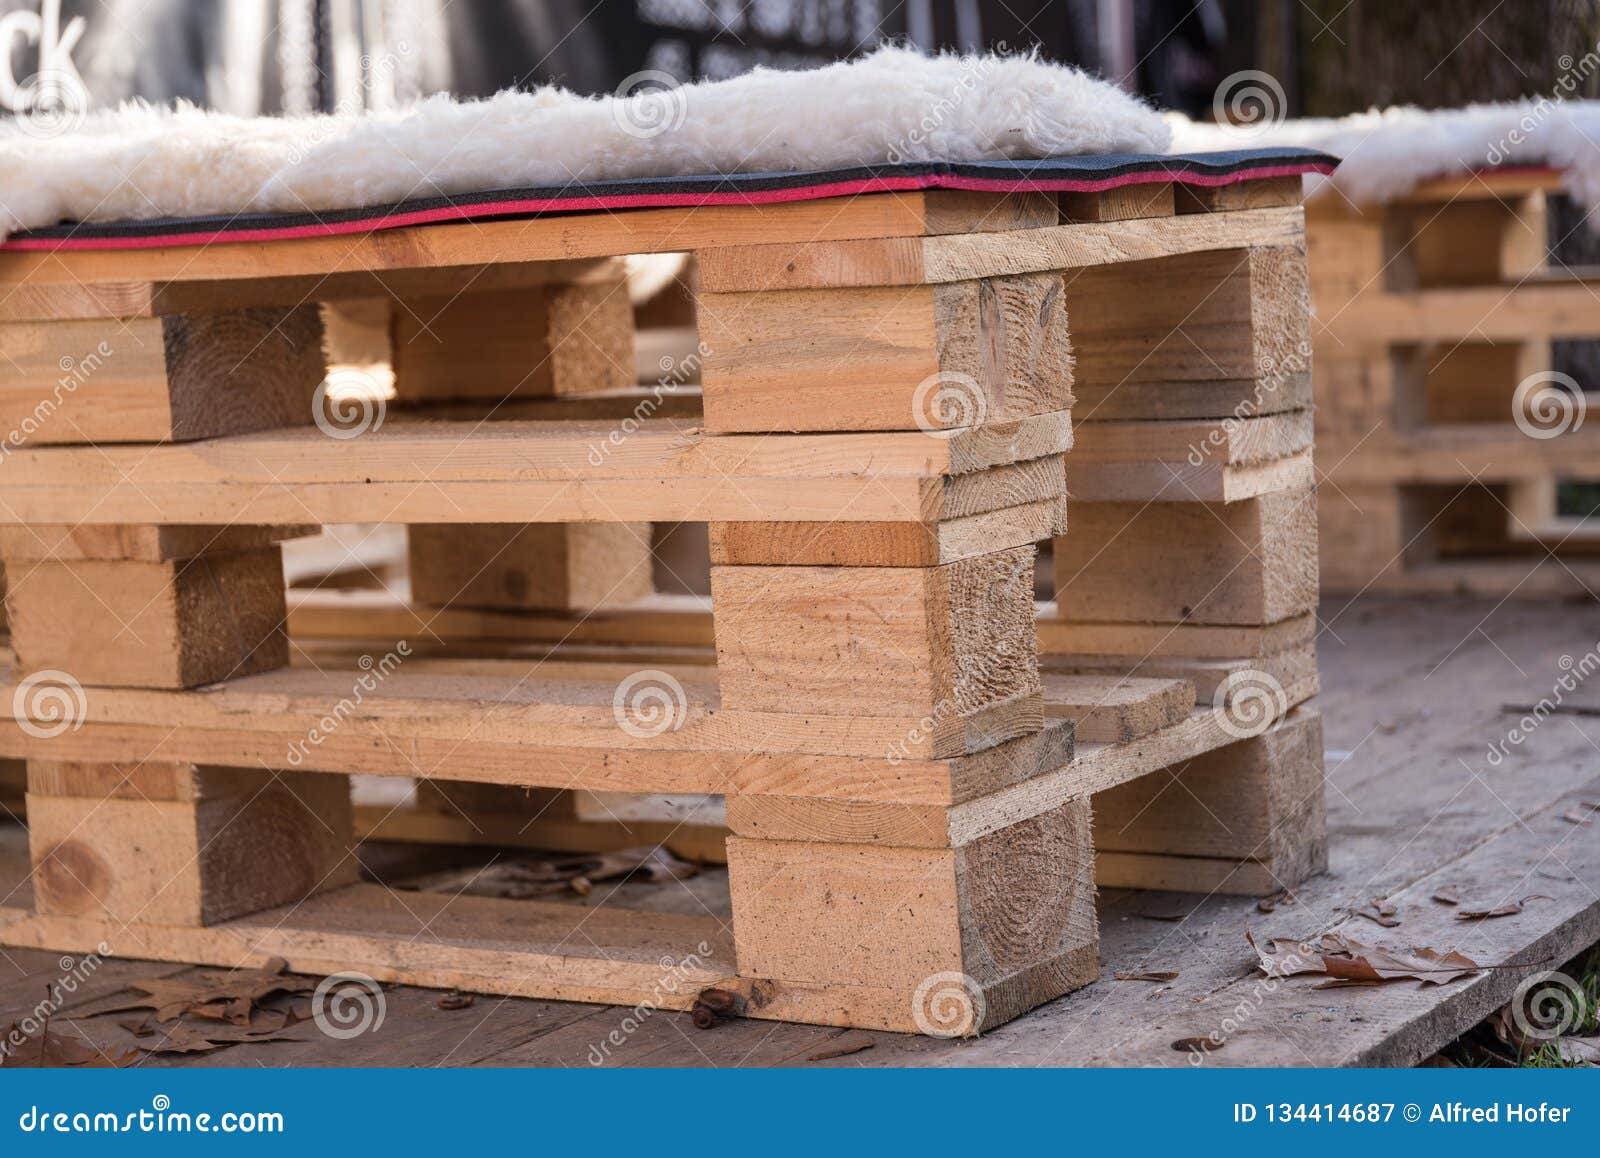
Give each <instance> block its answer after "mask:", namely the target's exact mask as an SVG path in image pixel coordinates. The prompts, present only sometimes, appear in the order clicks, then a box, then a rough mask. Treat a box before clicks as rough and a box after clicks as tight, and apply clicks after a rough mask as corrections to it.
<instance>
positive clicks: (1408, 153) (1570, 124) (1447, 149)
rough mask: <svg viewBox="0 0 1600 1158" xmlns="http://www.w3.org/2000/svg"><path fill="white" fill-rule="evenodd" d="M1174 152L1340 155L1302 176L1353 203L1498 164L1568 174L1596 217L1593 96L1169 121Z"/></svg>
mask: <svg viewBox="0 0 1600 1158" xmlns="http://www.w3.org/2000/svg"><path fill="white" fill-rule="evenodd" d="M1168 120H1169V123H1170V124H1171V125H1172V127H1173V140H1172V147H1173V149H1174V150H1177V151H1182V152H1206V151H1209V150H1215V149H1241V148H1251V149H1254V148H1265V147H1267V146H1272V145H1298V146H1300V147H1302V148H1310V149H1320V150H1322V151H1323V152H1326V153H1331V154H1332V155H1333V156H1335V157H1340V158H1343V160H1342V161H1341V163H1340V165H1339V168H1338V170H1337V171H1336V172H1335V173H1334V174H1333V176H1332V177H1315V176H1313V177H1309V178H1307V180H1308V181H1309V182H1312V183H1313V184H1314V185H1316V186H1319V187H1320V188H1317V189H1313V190H1312V192H1313V193H1317V192H1324V193H1325V192H1328V191H1330V189H1329V187H1330V186H1331V189H1336V190H1337V191H1338V192H1340V193H1342V194H1343V195H1344V196H1346V197H1348V198H1349V199H1350V200H1352V201H1386V200H1389V199H1390V198H1393V197H1397V196H1400V195H1402V194H1404V193H1407V192H1409V191H1410V190H1412V189H1413V188H1415V187H1416V186H1417V185H1419V184H1421V183H1422V182H1424V181H1427V180H1429V179H1430V178H1434V177H1446V176H1452V175H1455V174H1460V173H1468V172H1471V171H1473V170H1475V169H1487V168H1495V167H1498V166H1502V165H1512V166H1515V165H1537V166H1548V167H1550V168H1553V169H1559V170H1561V171H1562V172H1563V173H1564V174H1565V175H1566V186H1567V191H1568V192H1569V193H1571V194H1572V195H1573V197H1575V198H1576V199H1577V200H1578V201H1579V202H1581V203H1582V204H1583V205H1585V206H1587V207H1588V209H1589V213H1590V222H1591V224H1593V223H1595V221H1596V220H1597V218H1600V101H1558V100H1554V99H1544V100H1532V101H1525V102H1521V103H1517V104H1502V105H1471V106H1468V107H1467V108H1464V109H1445V110H1440V111H1428V110H1425V109H1416V108H1396V109H1387V110H1383V111H1378V110H1373V111H1371V112H1366V113H1360V114H1358V115H1356V116H1351V117H1342V118H1338V119H1332V120H1313V119H1307V120H1297V121H1283V122H1279V123H1275V124H1261V125H1244V126H1238V127H1235V128H1221V127H1218V126H1217V125H1211V124H1198V123H1196V122H1193V121H1189V120H1186V119H1184V118H1183V117H1180V116H1171V117H1169V118H1168Z"/></svg>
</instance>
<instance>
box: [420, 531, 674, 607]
mask: <svg viewBox="0 0 1600 1158" xmlns="http://www.w3.org/2000/svg"><path fill="white" fill-rule="evenodd" d="M406 535H407V546H408V555H409V559H410V574H411V597H412V598H413V599H414V600H416V601H417V602H418V603H423V604H433V605H437V606H449V607H482V608H530V609H539V610H550V611H556V610H563V609H570V610H580V611H582V610H589V609H593V608H602V607H620V606H624V605H626V604H629V603H633V602H635V601H637V600H639V599H642V598H644V597H645V596H647V595H648V594H650V591H651V589H652V588H651V582H650V524H649V523H520V524H517V523H513V524H504V523H490V524H482V525H476V526H462V525H459V524H449V523H446V524H442V525H438V524H435V525H426V524H424V525H414V526H411V527H409V528H407V532H406Z"/></svg>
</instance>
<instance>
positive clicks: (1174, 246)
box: [700, 208, 1305, 309]
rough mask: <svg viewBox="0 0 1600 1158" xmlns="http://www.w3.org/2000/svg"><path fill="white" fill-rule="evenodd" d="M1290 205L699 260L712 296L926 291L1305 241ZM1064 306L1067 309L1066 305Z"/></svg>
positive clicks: (716, 253)
mask: <svg viewBox="0 0 1600 1158" xmlns="http://www.w3.org/2000/svg"><path fill="white" fill-rule="evenodd" d="M1304 232H1305V223H1304V217H1303V214H1302V213H1301V211H1300V210H1299V209H1298V208H1296V209H1251V210H1245V211H1242V212H1238V213H1218V214H1212V215H1187V216H1180V217H1154V218H1147V219H1144V220H1140V221H1115V222H1104V223H1089V224H1073V225H1058V226H1055V227H1054V228H1046V229H1027V230H1019V231H1015V232H1010V233H986V234H968V235H964V236H960V235H958V236H949V237H921V238H918V237H898V238H885V239H875V240H861V241H837V242H829V243H826V244H816V245H807V246H805V247H803V248H797V247H795V246H792V245H787V246H786V245H772V246H765V245H730V246H727V247H725V248H719V249H714V250H707V251H705V252H704V253H702V254H701V258H700V262H701V265H700V269H701V278H702V285H703V286H704V288H705V289H706V290H708V291H711V292H713V293H729V292H737V291H746V290H777V289H820V288H825V287H845V286H873V285H880V286H881V285H923V284H929V283H938V282H952V281H968V280H971V279H973V278H985V277H1003V276H1008V275H1013V274H1021V273H1042V272H1045V271H1048V270H1073V269H1084V268H1089V267H1093V266H1104V265H1117V264H1121V263H1126V262H1136V261H1148V260H1151V259H1154V258H1158V257H1172V256H1175V255H1178V254H1189V253H1207V252H1211V251H1215V250H1230V249H1239V248H1242V247H1249V246H1290V245H1302V244H1303V243H1304ZM1069 309H1070V306H1069Z"/></svg>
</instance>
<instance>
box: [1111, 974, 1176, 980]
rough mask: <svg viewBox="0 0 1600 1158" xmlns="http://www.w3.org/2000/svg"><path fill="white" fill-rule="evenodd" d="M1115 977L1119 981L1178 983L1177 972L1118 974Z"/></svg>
mask: <svg viewBox="0 0 1600 1158" xmlns="http://www.w3.org/2000/svg"><path fill="white" fill-rule="evenodd" d="M1115 976H1116V978H1117V980H1118V981H1176V980H1177V979H1178V975H1177V973H1176V972H1173V973H1167V972H1147V973H1118V974H1116V975H1115Z"/></svg>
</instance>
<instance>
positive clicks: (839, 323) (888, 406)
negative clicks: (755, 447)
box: [698, 272, 1072, 431]
mask: <svg viewBox="0 0 1600 1158" xmlns="http://www.w3.org/2000/svg"><path fill="white" fill-rule="evenodd" d="M698 309H699V318H700V336H701V341H702V343H703V346H702V348H703V349H704V351H705V358H704V363H703V366H702V370H701V377H702V380H703V383H704V386H703V391H704V399H705V415H706V425H707V428H708V429H710V430H715V431H765V430H778V431H789V430H929V431H938V430H945V429H951V428H955V427H960V426H977V425H981V424H983V423H985V422H991V421H1000V420H1004V419H1011V418H1021V417H1025V416H1027V415H1032V414H1043V413H1048V412H1051V411H1056V410H1065V409H1067V408H1068V407H1069V406H1070V405H1071V403H1072V343H1071V340H1070V339H1069V337H1068V334H1067V314H1066V311H1065V310H1064V309H1063V308H1062V292H1061V277H1060V276H1059V275H1058V274H1056V273H1054V272H1046V273H1035V274H1027V275H1021V276H1014V277H997V278H989V279H985V280H981V281H963V282H956V283H953V284H950V285H935V286H916V287H912V288H911V289H904V288H896V287H869V288H864V289H832V290H829V289H822V290H801V291H798V292H753V293H721V294H719V293H702V294H701V295H700V297H699V298H698Z"/></svg>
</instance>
